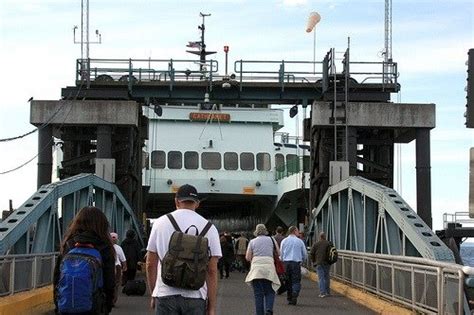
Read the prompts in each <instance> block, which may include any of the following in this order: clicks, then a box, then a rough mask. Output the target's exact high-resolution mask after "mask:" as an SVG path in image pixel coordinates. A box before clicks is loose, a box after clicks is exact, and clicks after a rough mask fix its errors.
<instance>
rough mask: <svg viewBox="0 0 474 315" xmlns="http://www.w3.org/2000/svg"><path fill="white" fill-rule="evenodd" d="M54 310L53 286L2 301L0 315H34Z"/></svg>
mask: <svg viewBox="0 0 474 315" xmlns="http://www.w3.org/2000/svg"><path fill="white" fill-rule="evenodd" d="M52 309H54V303H53V286H51V285H50V286H47V287H44V288H40V289H35V290H31V291H27V292H21V293H16V294H14V295H9V296H5V297H3V298H1V299H0V315H11V314H22V315H23V314H24V315H33V314H40V313H42V312H47V311H50V310H52Z"/></svg>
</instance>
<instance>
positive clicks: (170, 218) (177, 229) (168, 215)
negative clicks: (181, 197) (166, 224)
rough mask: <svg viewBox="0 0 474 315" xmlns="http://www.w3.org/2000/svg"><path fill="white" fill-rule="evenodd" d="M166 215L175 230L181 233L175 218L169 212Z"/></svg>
mask: <svg viewBox="0 0 474 315" xmlns="http://www.w3.org/2000/svg"><path fill="white" fill-rule="evenodd" d="M166 216H167V217H168V219H169V220H170V221H171V224H172V225H173V227H174V229H175V230H176V231H178V232H181V233H182V231H181V229H180V228H179V225H178V223H176V220H175V219H174V218H173V216H172V215H171V213H168V214H167V215H166Z"/></svg>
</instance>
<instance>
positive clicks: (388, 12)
mask: <svg viewBox="0 0 474 315" xmlns="http://www.w3.org/2000/svg"><path fill="white" fill-rule="evenodd" d="M383 55H384V65H383V68H384V69H383V70H384V71H383V73H384V78H383V81H384V82H386V83H388V82H390V81H391V78H390V74H391V72H392V70H393V67H392V65H391V62H392V60H393V59H392V0H385V36H384V51H383Z"/></svg>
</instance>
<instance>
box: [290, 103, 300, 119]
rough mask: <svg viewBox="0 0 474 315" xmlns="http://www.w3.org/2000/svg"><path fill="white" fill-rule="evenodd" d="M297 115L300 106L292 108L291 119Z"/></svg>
mask: <svg viewBox="0 0 474 315" xmlns="http://www.w3.org/2000/svg"><path fill="white" fill-rule="evenodd" d="M296 115H298V105H295V106H293V107H292V108H290V118H293V117H295V116H296Z"/></svg>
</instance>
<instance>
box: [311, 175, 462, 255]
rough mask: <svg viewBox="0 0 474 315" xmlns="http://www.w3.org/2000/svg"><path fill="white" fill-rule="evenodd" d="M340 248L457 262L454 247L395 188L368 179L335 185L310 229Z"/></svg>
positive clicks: (320, 207)
mask: <svg viewBox="0 0 474 315" xmlns="http://www.w3.org/2000/svg"><path fill="white" fill-rule="evenodd" d="M310 231H311V234H312V235H313V236H315V235H318V234H319V232H322V231H324V232H326V233H327V235H328V237H329V239H330V240H331V241H333V242H334V243H335V244H336V245H337V247H338V248H339V249H344V250H352V251H359V252H367V253H380V254H389V255H403V256H418V257H425V258H429V259H434V260H440V261H449V262H454V256H453V253H452V252H451V250H450V249H449V248H448V247H447V246H446V245H445V244H444V243H443V242H442V241H441V240H440V239H439V238H438V237H437V236H436V235H435V234H434V233H433V231H432V230H431V228H430V227H429V226H428V225H427V224H426V223H425V222H424V221H423V220H422V219H421V218H420V216H418V215H417V214H416V212H415V211H413V209H411V207H410V206H409V205H408V203H407V202H406V201H404V200H403V198H402V197H401V196H400V195H399V194H398V193H397V192H396V191H395V190H393V189H391V188H388V187H385V186H383V185H380V184H377V183H375V182H372V181H370V180H368V179H365V178H363V177H350V178H348V179H347V180H345V181H342V182H339V183H338V184H336V185H333V186H331V187H329V189H328V190H327V192H326V194H325V195H324V197H323V198H322V200H321V202H320V204H319V205H318V207H317V208H315V209H313V212H312V221H311V227H310Z"/></svg>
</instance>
